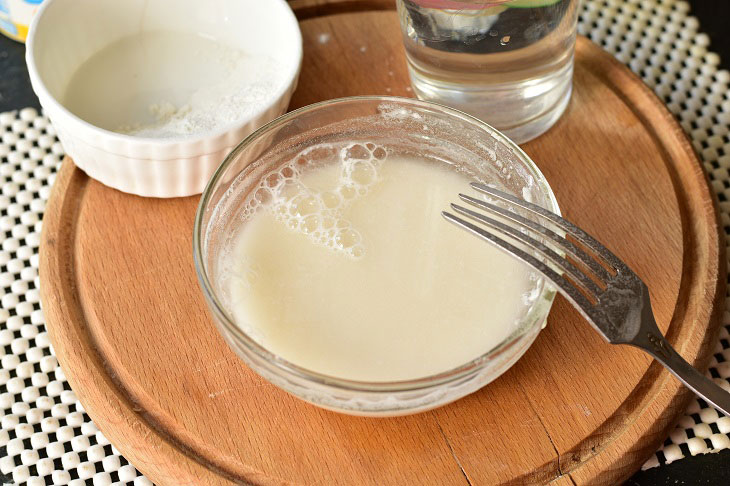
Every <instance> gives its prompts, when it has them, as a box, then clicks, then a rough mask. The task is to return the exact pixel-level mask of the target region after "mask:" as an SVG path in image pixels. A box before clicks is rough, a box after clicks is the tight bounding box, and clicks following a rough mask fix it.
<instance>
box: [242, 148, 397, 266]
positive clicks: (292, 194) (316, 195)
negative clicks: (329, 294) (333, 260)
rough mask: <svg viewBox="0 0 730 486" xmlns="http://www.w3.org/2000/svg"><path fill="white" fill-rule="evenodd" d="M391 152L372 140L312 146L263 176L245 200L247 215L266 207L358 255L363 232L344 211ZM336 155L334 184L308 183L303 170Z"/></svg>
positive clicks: (292, 225) (318, 239)
mask: <svg viewBox="0 0 730 486" xmlns="http://www.w3.org/2000/svg"><path fill="white" fill-rule="evenodd" d="M387 156H388V152H387V150H386V149H385V148H384V147H381V146H379V145H376V144H374V143H351V144H347V145H344V146H341V147H339V148H338V147H337V146H335V145H331V144H321V145H315V146H313V147H310V148H308V149H306V150H304V151H302V152H300V153H299V154H298V155H297V156H296V157H294V158H293V159H292V161H291V162H289V163H287V164H285V165H284V166H282V167H280V168H278V169H277V170H275V171H272V172H269V173H268V174H266V175H265V176H264V177H263V178H262V179H261V182H259V184H258V185H257V186H256V188H255V189H254V190H253V191H252V193H251V195H250V196H249V197H248V199H247V201H246V203H245V205H244V211H243V219H244V220H246V219H249V218H251V217H252V216H254V215H255V214H256V212H257V211H259V210H261V209H265V210H267V211H270V212H271V214H273V215H274V217H275V218H276V219H278V220H279V221H281V222H282V223H283V224H285V225H286V227H287V228H289V229H290V230H292V231H297V232H300V233H302V234H304V235H306V236H307V237H308V238H309V240H310V241H312V242H313V243H315V244H318V245H321V246H324V247H326V248H329V249H331V250H334V251H337V252H342V253H344V254H346V255H348V256H350V257H352V258H360V257H362V256H363V255H364V254H365V246H364V244H363V241H362V235H361V234H360V232H359V231H358V230H357V228H355V227H354V226H353V225H352V223H351V222H350V221H348V220H347V219H345V218H344V217H343V212H344V210H345V208H347V206H349V205H350V204H351V203H352V202H353V201H355V200H356V199H358V198H360V197H362V196H364V195H365V194H367V193H368V191H369V189H370V187H372V185H373V184H375V183H376V182H377V180H378V169H379V168H380V166H381V165H382V163H383V161H384V160H385V159H386V158H387ZM332 158H334V159H335V160H336V162H335V163H337V164H338V165H339V168H340V170H339V174H338V180H337V183H336V185H335V186H334V187H330V188H326V189H317V188H313V187H309V186H307V184H306V183H305V182H304V180H303V178H302V176H303V174H304V173H306V172H307V170H312V169H314V170H316V166H317V165H320V166H321V165H322V164H321V163H319V164H318V162H319V161H321V160H323V159H324V160H327V159H332Z"/></svg>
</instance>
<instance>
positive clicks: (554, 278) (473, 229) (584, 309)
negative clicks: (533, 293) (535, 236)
mask: <svg viewBox="0 0 730 486" xmlns="http://www.w3.org/2000/svg"><path fill="white" fill-rule="evenodd" d="M441 215H442V216H443V217H444V218H446V220H447V221H449V222H451V223H453V224H455V225H456V226H459V227H461V228H463V229H466V230H467V231H469V232H470V233H472V234H474V235H476V236H478V237H480V238H482V239H484V240H487V241H489V242H490V243H492V244H494V245H496V246H497V248H499V249H501V250H502V251H504V252H507V253H509V254H510V255H512V256H514V257H515V258H518V259H520V260H522V261H523V262H525V263H526V264H528V265H530V266H531V267H532V268H534V269H535V270H537V271H538V272H540V273H541V274H543V275H544V276H545V277H546V278H547V279H548V280H550V281H551V282H552V283H553V284H554V285H555V286H556V287H557V288H558V289H559V290H560V293H562V294H563V295H564V296H565V298H566V299H568V300H569V301H570V302H571V303H572V304H573V305H574V306H575V307H576V308H577V309H578V310H579V311H580V313H581V314H583V316H584V317H585V318H586V319H588V320H589V321H592V319H593V318H594V317H595V311H594V306H593V304H591V302H590V301H589V300H588V298H586V296H585V295H583V293H582V292H581V291H580V290H578V288H577V287H575V286H574V285H573V284H572V283H571V282H569V281H568V280H567V279H566V278H565V277H563V276H562V275H560V274H559V273H558V272H556V271H555V270H553V269H552V268H550V267H549V266H548V265H546V264H545V263H544V262H541V261H540V260H538V259H537V258H535V257H534V256H532V255H530V254H529V253H527V252H525V251H522V250H521V249H519V248H517V247H516V246H514V245H513V244H511V243H509V242H507V241H506V240H504V239H502V238H500V237H499V236H497V235H495V234H494V233H491V232H489V231H487V230H485V229H484V228H482V227H480V226H477V225H475V224H473V223H470V222H469V221H466V220H464V219H461V218H460V217H458V216H455V215H453V214H451V213H448V212H446V211H443V212H441Z"/></svg>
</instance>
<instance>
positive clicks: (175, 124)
mask: <svg viewBox="0 0 730 486" xmlns="http://www.w3.org/2000/svg"><path fill="white" fill-rule="evenodd" d="M280 69H281V68H280V67H279V66H278V65H277V63H276V62H274V61H273V60H272V59H270V58H269V57H267V56H266V55H264V54H253V53H247V52H244V51H242V50H240V49H237V48H235V47H232V46H228V45H225V44H222V43H219V42H216V41H215V40H212V39H209V38H207V37H203V36H200V35H195V34H191V33H183V32H173V31H159V32H142V33H140V34H137V35H133V36H129V37H125V38H123V39H120V40H118V41H116V42H114V43H112V44H110V45H109V46H107V47H105V48H104V49H102V50H100V51H99V52H97V53H96V54H94V55H93V56H92V57H91V58H89V59H88V60H87V61H86V62H85V63H83V64H82V65H81V66H80V67H79V68H78V70H77V71H76V72H75V73H74V75H73V76H72V78H71V80H70V82H69V84H68V87H67V89H66V93H65V96H64V106H66V108H68V109H69V110H70V111H71V112H72V113H74V114H75V115H77V116H78V117H80V118H82V119H83V120H85V121H87V122H89V123H92V124H93V125H96V126H99V127H101V128H104V129H107V130H111V131H116V132H119V133H126V134H130V135H137V136H144V137H154V138H168V137H180V136H187V135H191V134H198V133H205V132H210V131H213V130H216V129H219V128H223V127H225V126H227V125H229V124H231V123H233V122H236V121H238V120H241V119H243V118H245V117H247V116H248V115H249V114H253V113H254V112H257V111H258V110H260V109H261V108H262V107H263V105H264V104H265V103H266V102H267V101H268V100H270V98H271V94H272V93H274V92H275V91H277V90H279V89H280V88H281V86H280V85H281V82H280V81H279V80H280V79H281V75H280V74H279V73H278V71H279V70H280Z"/></svg>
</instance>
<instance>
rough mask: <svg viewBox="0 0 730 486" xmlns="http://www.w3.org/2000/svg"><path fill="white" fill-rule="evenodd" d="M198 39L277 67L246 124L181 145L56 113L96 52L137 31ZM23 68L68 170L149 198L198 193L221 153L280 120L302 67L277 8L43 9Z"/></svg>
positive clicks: (179, 1)
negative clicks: (271, 86)
mask: <svg viewBox="0 0 730 486" xmlns="http://www.w3.org/2000/svg"><path fill="white" fill-rule="evenodd" d="M161 30H168V31H181V32H190V33H197V34H202V35H204V36H208V37H211V38H213V39H216V40H217V41H219V42H222V43H226V44H228V45H232V46H236V47H239V48H241V49H243V50H244V51H245V50H246V49H247V47H248V48H251V47H252V46H261V45H262V43H263V44H265V46H266V52H267V54H268V55H270V56H272V57H274V58H275V59H276V60H277V61H278V62H279V63H280V64H281V65H282V66H283V67H284V69H282V70H281V76H282V79H281V80H280V81H282V82H281V83H280V86H281V88H280V89H279V90H278V91H276V92H275V93H273V94H272V96H271V98H270V99H269V100H267V102H266V103H264V104H262V108H261V109H260V110H258V111H257V112H255V113H248V114H246V115H245V118H242V119H240V120H238V121H237V122H235V123H233V124H231V125H228V126H226V127H223V128H221V129H219V130H217V131H214V132H210V133H206V134H203V135H192V136H190V137H188V138H175V139H155V138H143V137H136V136H130V135H122V134H119V133H115V132H111V131H109V130H104V129H102V128H99V127H96V126H94V125H92V124H90V123H87V122H85V121H84V120H82V119H80V118H79V117H77V116H76V115H74V114H73V113H71V112H70V111H69V110H67V109H66V108H65V107H64V106H63V105H62V104H61V101H60V100H62V97H63V96H64V93H65V90H66V87H67V85H68V83H69V81H70V79H71V77H72V76H73V74H74V73H75V71H76V69H77V68H78V67H79V66H80V65H81V64H83V62H84V61H86V60H87V59H89V58H90V57H91V56H92V55H93V54H95V53H96V52H98V51H99V50H100V49H102V48H104V47H105V46H107V45H109V44H110V43H112V42H114V41H117V40H119V39H121V38H123V37H126V36H129V35H132V34H135V33H139V32H141V31H161ZM26 61H27V63H28V71H29V73H30V79H31V84H32V85H33V90H34V91H35V93H36V94H37V95H38V98H39V100H40V103H41V105H42V106H43V109H44V110H45V113H46V114H47V115H48V117H49V118H50V119H51V122H52V123H53V126H54V127H55V129H56V132H57V133H58V137H59V139H60V140H61V143H62V145H63V147H64V149H65V151H66V153H67V154H68V155H70V156H71V158H72V159H73V160H74V163H75V164H76V165H77V166H78V167H79V168H81V169H82V170H83V171H84V172H86V173H87V174H88V175H89V176H91V177H93V178H94V179H97V180H99V181H101V182H102V183H104V184H106V185H108V186H111V187H114V188H116V189H119V190H121V191H124V192H129V193H133V194H138V195H141V196H153V197H177V196H189V195H192V194H198V193H200V192H202V190H203V188H204V187H205V184H206V183H207V181H208V179H209V178H210V175H211V174H212V173H213V171H214V170H215V168H216V167H218V165H220V163H221V161H222V160H223V159H224V158H225V156H226V154H228V152H229V151H230V150H231V149H232V148H233V147H235V146H236V145H237V144H238V143H239V142H240V141H241V140H242V139H243V138H245V137H246V136H247V135H249V134H250V133H251V132H253V131H254V130H255V129H256V128H258V127H259V126H261V125H263V124H265V123H266V122H268V121H270V120H273V119H274V118H276V117H277V116H279V115H281V114H282V113H284V111H286V108H287V106H288V104H289V100H290V98H291V95H292V93H293V92H294V89H295V88H296V84H297V79H298V76H299V70H300V67H301V62H302V37H301V32H300V30H299V24H298V23H297V20H296V17H295V16H294V13H293V12H292V11H291V9H290V8H289V6H288V5H287V3H286V1H285V0H266V1H261V0H210V1H205V2H201V1H199V0H124V1H118V0H46V2H44V4H43V6H42V7H41V9H40V10H39V11H38V13H37V14H36V16H35V18H34V19H33V23H32V24H31V28H30V32H29V35H28V40H27V50H26Z"/></svg>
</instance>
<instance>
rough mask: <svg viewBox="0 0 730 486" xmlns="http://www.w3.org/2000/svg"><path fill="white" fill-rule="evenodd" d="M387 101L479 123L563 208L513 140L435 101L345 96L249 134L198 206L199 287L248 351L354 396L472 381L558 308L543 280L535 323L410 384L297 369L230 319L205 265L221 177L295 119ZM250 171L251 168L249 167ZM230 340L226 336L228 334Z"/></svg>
mask: <svg viewBox="0 0 730 486" xmlns="http://www.w3.org/2000/svg"><path fill="white" fill-rule="evenodd" d="M360 101H364V102H383V103H398V104H401V105H403V104H405V105H411V106H417V107H421V108H437V109H439V110H440V111H441V112H442V113H443V112H445V113H447V114H448V115H451V116H455V117H456V118H460V119H461V120H463V121H465V122H467V123H470V124H472V125H476V126H477V127H479V128H481V129H483V130H484V131H485V132H487V133H488V134H489V135H490V136H492V137H494V138H495V139H497V141H498V142H499V143H503V144H504V145H506V146H507V147H508V148H509V149H511V150H512V151H513V153H514V154H515V155H516V156H517V157H518V158H519V159H520V160H521V161H522V162H523V163H524V164H525V167H526V168H527V169H528V170H529V171H530V172H531V173H532V175H533V176H534V177H535V181H536V183H537V185H538V187H540V189H541V190H542V191H543V192H544V194H545V196H546V198H547V203H548V206H550V207H549V208H548V209H549V210H551V211H553V212H555V213H556V214H560V208H559V206H558V202H557V199H556V198H555V194H554V193H553V190H552V188H551V187H550V185H549V184H548V182H547V179H546V178H545V176H544V175H543V173H542V172H541V171H540V169H539V168H538V167H537V164H535V163H534V162H533V161H532V159H531V158H530V157H529V156H528V155H527V154H526V153H525V152H524V151H523V150H522V149H521V148H520V147H519V146H518V145H517V144H516V143H514V142H513V141H512V140H510V139H509V138H508V137H507V136H506V135H504V134H503V133H502V132H500V131H498V130H497V129H496V128H494V127H492V126H491V125H488V124H487V123H485V122H484V121H482V120H480V119H478V118H476V117H474V116H471V115H469V114H467V113H464V112H462V111H459V110H456V109H454V108H451V107H448V106H445V105H441V104H439V103H434V102H430V101H422V100H417V99H413V98H406V97H399V96H379V95H370V96H350V97H344V98H335V99H330V100H326V101H321V102H318V103H313V104H310V105H307V106H304V107H301V108H298V109H296V110H293V111H290V112H288V113H285V114H284V115H281V116H279V117H277V118H276V119H274V120H272V121H271V122H269V123H267V124H265V125H263V126H262V127H260V128H259V129H258V130H256V131H254V132H253V133H251V134H250V135H248V136H247V137H246V138H244V139H243V140H242V141H241V142H240V143H239V144H238V145H237V146H236V147H235V148H234V149H233V150H232V151H231V152H230V153H229V154H228V155H227V156H226V158H225V159H224V160H223V162H222V163H221V164H220V165H219V166H218V168H217V169H216V170H215V172H214V173H213V176H212V177H211V178H210V180H209V181H208V184H207V185H206V186H205V189H204V190H203V193H202V195H201V198H200V202H199V204H198V208H197V211H196V214H195V223H194V227H193V260H194V264H195V272H196V274H197V277H198V283H199V284H200V287H201V289H202V291H203V295H204V296H205V299H206V301H207V303H208V307H209V308H210V309H211V311H212V312H213V314H214V317H215V318H216V319H217V324H220V325H222V326H223V327H224V328H225V331H226V332H227V333H229V335H230V336H232V337H233V338H234V339H236V340H237V341H238V343H239V344H242V345H244V346H245V347H246V348H247V349H248V350H250V351H252V352H253V353H255V354H256V355H258V357H259V358H262V359H264V360H265V361H266V362H267V363H269V364H270V365H273V366H274V367H275V368H278V369H279V370H281V371H284V372H286V373H288V374H290V375H293V376H296V377H298V378H300V379H304V380H307V381H309V382H313V383H316V384H318V385H321V386H325V387H331V388H336V389H340V390H345V391H350V392H365V393H379V392H390V393H397V392H410V391H418V390H428V389H432V388H434V387H437V386H439V385H442V384H445V383H449V382H454V381H458V380H460V379H461V378H466V377H468V376H470V375H471V374H473V373H474V372H475V371H477V370H479V369H480V368H481V367H482V365H483V364H484V363H487V362H488V361H489V360H491V359H493V358H494V357H496V356H498V355H499V354H501V352H503V351H504V350H505V349H507V348H508V347H509V346H511V345H512V344H515V343H516V342H518V341H519V340H520V339H521V338H522V337H523V336H525V335H526V334H528V333H529V331H530V330H532V329H533V328H534V327H535V326H537V325H539V324H540V323H541V322H542V321H544V319H546V318H547V315H548V313H549V311H550V308H551V307H552V303H553V300H554V298H555V294H556V290H555V289H554V287H553V286H552V285H551V284H550V283H549V281H547V279H543V287H542V289H541V291H540V295H539V296H538V297H537V298H536V299H535V304H533V306H532V307H531V309H530V310H529V311H528V313H527V314H526V315H525V317H524V318H523V322H524V321H529V320H532V322H531V323H530V325H525V326H519V327H518V329H516V330H515V331H514V332H512V333H511V334H510V335H509V336H508V337H507V338H505V339H504V340H503V341H502V342H501V343H499V344H498V345H497V346H495V347H494V348H492V349H490V350H488V351H486V352H485V353H483V354H481V355H480V356H478V357H477V358H474V359H472V360H471V361H469V362H467V363H465V364H463V365H460V366H457V367H455V368H452V369H450V370H447V371H443V372H440V373H437V374H433V375H428V376H424V377H421V378H416V379H409V380H400V381H363V380H351V379H347V378H340V377H336V376H331V375H326V374H323V373H319V372H316V371H313V370H310V369H307V368H304V367H302V366H299V365H296V364H294V363H292V362H290V361H288V360H286V359H284V358H282V357H281V356H279V355H277V354H275V353H273V352H271V351H269V350H268V349H266V348H265V347H264V346H262V345H261V344H259V343H258V342H257V341H256V340H254V339H253V338H252V337H250V336H249V335H248V334H246V333H245V332H244V331H243V330H242V329H241V328H240V327H238V326H237V325H236V324H235V320H234V319H233V318H232V317H231V316H229V315H228V313H227V312H226V311H225V308H224V306H223V305H222V303H221V301H220V300H219V299H218V296H217V295H216V293H215V291H214V289H213V286H212V284H211V282H210V280H209V278H208V269H207V265H206V263H205V259H204V255H203V241H204V239H205V236H204V235H203V231H204V230H206V228H203V217H204V214H205V211H206V209H207V208H208V206H209V202H210V198H211V196H212V194H213V192H214V189H216V187H217V183H218V181H219V180H220V179H221V177H222V176H223V174H224V173H225V171H226V170H227V169H228V166H229V165H231V164H232V163H233V162H234V161H235V160H236V159H237V157H238V155H239V154H240V153H241V152H242V151H243V150H244V149H245V148H246V147H248V146H249V145H250V144H252V143H253V142H254V141H256V140H258V138H259V137H261V136H263V135H265V134H266V133H268V132H269V131H271V130H273V129H275V128H277V127H279V126H281V125H283V124H285V123H287V122H289V121H290V120H292V119H295V118H297V117H298V116H300V115H302V114H304V113H308V112H312V111H316V110H319V109H322V108H327V107H331V106H333V105H337V104H340V103H350V102H360ZM246 167H248V166H246ZM224 337H225V336H224ZM237 354H238V353H237Z"/></svg>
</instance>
